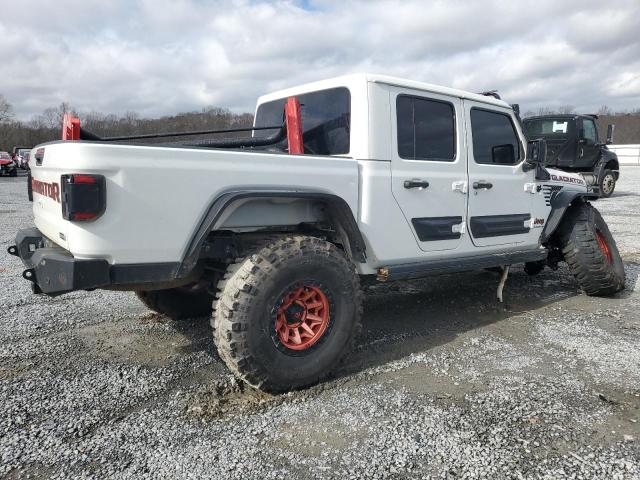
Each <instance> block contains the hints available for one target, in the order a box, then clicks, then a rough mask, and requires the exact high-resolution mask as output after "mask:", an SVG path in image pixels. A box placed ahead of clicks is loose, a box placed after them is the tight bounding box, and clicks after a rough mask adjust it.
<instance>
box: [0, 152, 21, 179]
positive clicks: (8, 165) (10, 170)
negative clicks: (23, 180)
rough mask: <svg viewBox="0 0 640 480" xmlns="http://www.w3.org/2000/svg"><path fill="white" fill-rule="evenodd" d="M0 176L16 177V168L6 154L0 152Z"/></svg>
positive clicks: (9, 156)
mask: <svg viewBox="0 0 640 480" xmlns="http://www.w3.org/2000/svg"><path fill="white" fill-rule="evenodd" d="M0 175H9V176H10V177H15V176H17V175H18V167H16V164H15V162H14V161H13V160H12V159H11V155H9V153H8V152H0Z"/></svg>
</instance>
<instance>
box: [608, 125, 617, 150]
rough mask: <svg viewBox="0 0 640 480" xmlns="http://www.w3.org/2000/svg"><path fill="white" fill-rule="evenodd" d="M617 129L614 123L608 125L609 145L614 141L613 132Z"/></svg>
mask: <svg viewBox="0 0 640 480" xmlns="http://www.w3.org/2000/svg"><path fill="white" fill-rule="evenodd" d="M615 129H616V126H615V125H614V124H613V123H610V124H609V125H607V145H611V144H612V143H613V132H614V130H615Z"/></svg>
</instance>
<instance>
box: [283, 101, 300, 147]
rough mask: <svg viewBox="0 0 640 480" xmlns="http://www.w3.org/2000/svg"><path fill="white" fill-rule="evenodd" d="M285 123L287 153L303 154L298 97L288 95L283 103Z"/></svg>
mask: <svg viewBox="0 0 640 480" xmlns="http://www.w3.org/2000/svg"><path fill="white" fill-rule="evenodd" d="M284 116H285V123H286V125H287V141H288V142H289V153H290V154H292V155H302V154H304V145H303V142H302V114H301V113H300V100H298V97H289V98H287V102H286V103H285V104H284Z"/></svg>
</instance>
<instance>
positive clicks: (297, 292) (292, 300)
mask: <svg viewBox="0 0 640 480" xmlns="http://www.w3.org/2000/svg"><path fill="white" fill-rule="evenodd" d="M328 325H329V299H328V298H327V296H326V295H325V294H324V292H323V291H322V290H320V289H319V288H318V287H313V286H305V287H296V288H294V289H292V290H290V291H289V292H288V293H286V294H285V295H284V296H283V297H282V301H281V302H280V306H279V307H278V313H277V315H276V325H275V328H276V332H277V334H278V338H279V339H280V342H281V343H282V345H284V346H285V347H287V348H289V349H291V350H305V349H307V348H309V347H311V346H312V345H314V344H315V343H316V342H317V341H318V340H320V338H321V337H322V335H323V334H324V332H325V331H326V330H327V326H328Z"/></svg>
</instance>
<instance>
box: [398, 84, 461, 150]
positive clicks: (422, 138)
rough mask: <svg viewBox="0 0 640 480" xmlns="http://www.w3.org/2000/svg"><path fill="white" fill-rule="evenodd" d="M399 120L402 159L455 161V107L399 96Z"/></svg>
mask: <svg viewBox="0 0 640 480" xmlns="http://www.w3.org/2000/svg"><path fill="white" fill-rule="evenodd" d="M396 117H397V123H398V155H399V156H400V158H404V159H408V160H439V161H444V162H451V161H453V160H454V159H455V157H456V127H455V122H456V120H455V110H454V108H453V105H452V104H450V103H447V102H442V101H439V100H432V99H426V98H421V97H412V96H409V95H398V98H397V100H396Z"/></svg>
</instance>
